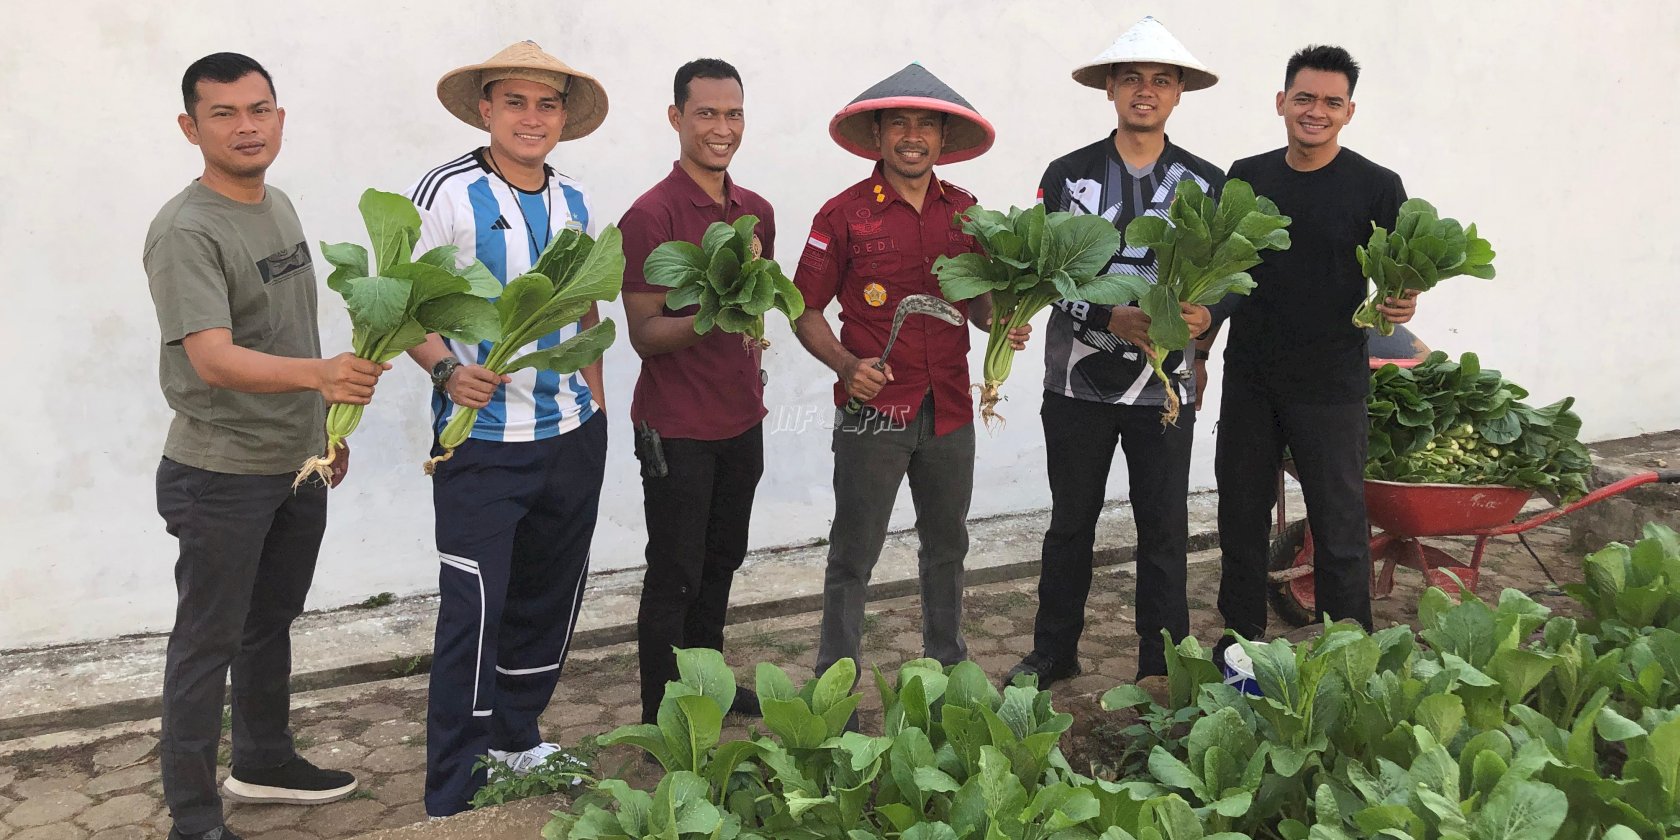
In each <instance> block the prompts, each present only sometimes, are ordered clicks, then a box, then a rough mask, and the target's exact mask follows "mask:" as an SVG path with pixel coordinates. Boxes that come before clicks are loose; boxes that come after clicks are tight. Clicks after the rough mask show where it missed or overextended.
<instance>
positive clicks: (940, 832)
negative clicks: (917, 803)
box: [899, 822, 957, 840]
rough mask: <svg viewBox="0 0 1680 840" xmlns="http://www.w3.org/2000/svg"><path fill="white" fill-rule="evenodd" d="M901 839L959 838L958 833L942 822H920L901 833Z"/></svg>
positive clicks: (936, 839)
mask: <svg viewBox="0 0 1680 840" xmlns="http://www.w3.org/2000/svg"><path fill="white" fill-rule="evenodd" d="M899 840H957V833H956V832H955V831H953V830H952V829H951V827H950V826H949V825H946V824H945V823H942V822H918V823H916V824H915V825H913V826H911V827H910V828H908V829H906V830H905V831H904V833H903V834H900V835H899Z"/></svg>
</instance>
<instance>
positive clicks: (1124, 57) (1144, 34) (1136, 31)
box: [1073, 17, 1219, 90]
mask: <svg viewBox="0 0 1680 840" xmlns="http://www.w3.org/2000/svg"><path fill="white" fill-rule="evenodd" d="M1126 62H1139V63H1149V64H1171V65H1174V66H1177V67H1182V68H1184V89H1185V90H1201V89H1202V88H1210V87H1213V85H1214V83H1215V82H1218V81H1219V77H1218V76H1216V75H1214V73H1213V71H1212V70H1209V69H1207V66H1206V65H1204V64H1202V63H1201V62H1200V61H1197V60H1196V57H1195V56H1193V55H1191V54H1190V51H1189V50H1187V49H1185V48H1184V45H1183V44H1180V43H1179V42H1178V39H1177V38H1174V37H1173V36H1172V33H1171V32H1168V31H1167V28H1166V27H1165V26H1162V25H1161V22H1160V21H1158V20H1156V19H1155V18H1153V17H1146V18H1144V19H1143V20H1140V21H1138V22H1137V23H1136V24H1134V25H1133V26H1132V28H1131V29H1128V30H1126V32H1125V34H1123V35H1121V36H1120V37H1119V38H1117V39H1115V41H1114V43H1112V44H1110V45H1108V49H1106V50H1103V51H1102V55H1099V56H1097V57H1096V58H1093V59H1091V60H1090V61H1088V62H1086V63H1085V64H1082V65H1080V66H1079V69H1077V70H1075V71H1073V80H1074V81H1076V82H1078V83H1080V84H1082V85H1084V86H1086V87H1094V88H1096V89H1097V90H1107V89H1108V68H1109V67H1110V66H1111V65H1115V64H1122V63H1126Z"/></svg>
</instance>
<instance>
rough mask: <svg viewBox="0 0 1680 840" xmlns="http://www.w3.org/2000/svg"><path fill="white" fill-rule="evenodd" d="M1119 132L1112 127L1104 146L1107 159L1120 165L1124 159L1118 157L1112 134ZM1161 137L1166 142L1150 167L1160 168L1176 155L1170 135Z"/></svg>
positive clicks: (1124, 163) (1176, 148)
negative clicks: (1106, 151)
mask: <svg viewBox="0 0 1680 840" xmlns="http://www.w3.org/2000/svg"><path fill="white" fill-rule="evenodd" d="M1119 133H1120V129H1118V128H1117V129H1114V130H1113V131H1110V132H1109V133H1108V145H1107V146H1106V147H1104V148H1106V149H1107V150H1108V159H1109V160H1112V161H1114V162H1115V163H1118V164H1120V165H1121V166H1125V165H1126V161H1125V160H1124V159H1122V158H1121V157H1120V152H1119V150H1117V149H1115V148H1114V135H1116V134H1119ZM1162 139H1163V140H1165V141H1166V142H1165V143H1164V144H1163V145H1162V146H1161V156H1160V157H1157V158H1155V165H1154V166H1153V167H1151V168H1153V169H1160V168H1161V167H1163V166H1165V165H1167V164H1168V163H1170V162H1172V160H1173V158H1175V157H1177V156H1178V147H1177V146H1174V145H1173V141H1172V135H1170V134H1167V135H1162Z"/></svg>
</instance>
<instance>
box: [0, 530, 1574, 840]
mask: <svg viewBox="0 0 1680 840" xmlns="http://www.w3.org/2000/svg"><path fill="white" fill-rule="evenodd" d="M1529 539H1530V542H1531V543H1533V544H1534V546H1535V548H1536V549H1537V550H1538V551H1540V553H1541V556H1542V557H1543V558H1545V560H1546V564H1547V565H1548V566H1549V567H1550V568H1551V570H1552V573H1553V574H1555V575H1558V576H1559V578H1560V580H1563V581H1565V582H1567V581H1569V580H1579V578H1580V572H1579V567H1580V563H1579V554H1578V553H1575V552H1571V551H1570V550H1569V549H1568V548H1567V543H1568V534H1567V532H1565V531H1562V530H1557V529H1551V528H1547V529H1541V530H1539V531H1536V532H1533V533H1531V534H1530V535H1529ZM1440 544H1441V545H1442V546H1443V547H1446V548H1447V549H1448V550H1449V551H1452V552H1454V553H1455V554H1459V555H1460V556H1463V557H1468V556H1469V550H1468V543H1467V542H1463V541H1453V540H1446V541H1441V542H1440ZM975 550H976V551H977V552H979V551H983V550H984V546H982V545H979V544H977V545H976V549H975ZM1191 559H1192V567H1191V574H1190V591H1191V607H1192V630H1193V632H1194V633H1195V634H1196V635H1197V636H1198V637H1199V638H1200V639H1201V640H1202V641H1203V642H1204V643H1211V642H1212V641H1213V640H1214V639H1215V638H1216V637H1217V633H1218V629H1219V621H1218V614H1217V612H1216V611H1215V610H1214V609H1213V604H1212V601H1213V598H1214V593H1215V592H1216V591H1217V589H1218V578H1219V570H1218V561H1217V557H1216V555H1215V554H1214V553H1213V552H1201V553H1199V554H1196V555H1193V556H1192V558H1191ZM1397 577H1398V578H1399V585H1398V587H1397V589H1396V592H1395V595H1394V597H1392V598H1391V599H1388V600H1385V601H1380V602H1378V603H1377V606H1376V611H1375V612H1376V617H1377V622H1378V624H1379V626H1386V625H1388V624H1390V623H1396V622H1409V621H1411V620H1412V619H1413V618H1414V617H1415V615H1416V601H1417V595H1418V593H1419V591H1420V588H1421V581H1420V578H1419V576H1418V575H1417V574H1415V573H1412V572H1409V571H1406V570H1401V571H1400V573H1399V574H1398V576H1397ZM1133 582H1134V578H1133V577H1132V573H1131V568H1130V566H1129V565H1128V566H1120V567H1115V568H1114V569H1110V570H1105V571H1104V572H1101V573H1099V575H1098V577H1097V580H1096V583H1095V584H1094V586H1093V588H1092V595H1091V607H1090V610H1089V621H1088V626H1087V629H1086V636H1085V641H1084V645H1083V651H1084V660H1083V663H1084V667H1085V671H1086V673H1085V675H1084V676H1081V677H1079V678H1076V679H1074V680H1071V681H1068V682H1066V683H1062V684H1060V685H1058V686H1056V694H1057V702H1058V705H1059V706H1061V707H1064V708H1065V707H1066V706H1068V705H1069V704H1072V703H1074V702H1075V701H1077V700H1081V699H1083V700H1084V701H1085V702H1088V698H1089V697H1090V696H1091V695H1093V694H1096V693H1100V692H1102V691H1104V690H1106V689H1108V688H1110V687H1112V686H1114V685H1116V684H1119V683H1121V682H1124V681H1129V680H1130V679H1131V677H1132V675H1133V672H1134V669H1135V645H1136V636H1135V635H1134V634H1133V630H1132V617H1133V611H1132V603H1133V588H1134V587H1133ZM1548 586H1549V584H1548V581H1547V580H1546V578H1545V577H1544V575H1543V574H1542V573H1541V571H1540V569H1539V567H1538V566H1537V565H1536V564H1535V563H1534V561H1533V559H1532V558H1530V557H1529V556H1528V554H1527V552H1525V551H1524V550H1523V549H1522V547H1521V546H1520V545H1518V544H1517V542H1516V541H1515V540H1511V539H1505V540H1500V541H1496V542H1495V543H1493V544H1492V546H1491V548H1490V550H1489V555H1488V558H1487V560H1486V563H1485V569H1484V578H1483V585H1482V590H1481V591H1482V594H1483V595H1484V597H1496V596H1497V593H1498V592H1499V590H1500V589H1502V588H1504V587H1516V588H1518V589H1521V590H1523V591H1526V592H1530V593H1531V594H1538V593H1541V592H1542V591H1543V590H1545V589H1546V588H1547V587H1548ZM1034 587H1035V581H1034V580H1031V579H1025V580H1013V581H1005V582H1001V583H992V584H987V585H983V586H976V587H971V589H970V594H969V598H968V601H967V618H966V619H965V621H964V625H965V629H966V631H967V634H968V642H969V648H970V652H971V655H972V657H973V658H974V659H975V660H976V661H977V662H978V663H979V664H980V665H981V666H982V667H983V668H985V669H986V671H987V673H989V674H991V675H993V676H1000V675H1002V674H1003V673H1004V672H1005V671H1007V670H1008V669H1009V667H1010V666H1012V665H1013V664H1015V662H1016V661H1017V660H1018V659H1019V658H1020V655H1021V653H1022V652H1023V651H1024V650H1025V649H1026V647H1027V646H1028V645H1029V644H1030V641H1031V638H1032V620H1033V612H1034V609H1035V606H1036V603H1037V601H1036V595H1035V591H1034ZM1540 599H1541V600H1542V602H1543V603H1546V604H1548V605H1549V606H1552V607H1553V608H1554V609H1558V608H1567V607H1568V605H1569V604H1570V602H1569V601H1568V600H1567V599H1565V598H1563V597H1561V596H1555V595H1541V597H1540ZM869 610H870V612H869V618H868V619H867V622H866V625H865V627H866V634H865V642H864V643H865V657H866V658H869V659H872V660H873V662H874V663H876V664H879V665H881V666H882V668H883V670H890V669H892V668H896V666H897V665H898V663H900V662H902V661H904V660H906V659H909V658H914V657H916V656H918V655H919V654H920V647H921V633H920V630H919V629H918V626H919V622H918V617H919V613H918V606H917V602H916V600H915V598H913V597H904V598H897V599H893V600H887V601H880V602H876V603H872V604H871V605H870V608H869ZM816 624H817V615H816V614H814V613H801V614H797V615H791V616H785V617H781V618H772V619H765V620H762V621H756V622H749V623H744V624H737V625H733V626H731V627H730V628H729V630H728V634H727V636H728V641H727V643H726V647H727V648H728V651H729V660H730V662H731V663H732V664H734V665H735V666H736V670H737V674H738V675H740V676H741V677H743V678H745V679H749V680H750V678H751V676H750V675H751V673H752V666H753V665H754V664H755V663H757V662H759V661H772V662H776V663H778V664H781V665H783V666H784V667H786V668H788V670H789V673H790V674H791V675H793V676H794V678H795V679H796V680H798V679H803V678H805V677H808V676H809V675H810V673H811V661H812V659H813V657H814V655H815V649H816ZM866 664H868V663H866ZM425 690H426V686H425V678H424V677H423V676H421V677H409V678H406V679H397V680H390V681H386V682H381V683H373V684H367V685H362V686H352V687H347V688H340V689H333V690H331V691H326V692H317V693H314V694H310V695H300V696H299V697H298V698H297V700H298V706H299V708H298V710H297V711H296V712H295V713H294V717H293V721H294V729H295V731H296V733H297V738H298V744H299V747H300V749H301V751H302V752H303V754H304V755H305V756H307V757H309V759H310V760H312V761H315V762H317V763H319V764H321V765H323V766H329V767H340V768H346V769H350V770H353V771H355V772H356V773H357V774H358V775H359V776H360V778H361V780H362V790H361V791H360V792H358V794H357V795H356V796H355V797H353V798H351V799H348V800H345V801H342V802H338V803H334V804H331V805H326V806H321V807H318V808H296V807H287V806H273V805H257V806H231V807H230V808H229V810H228V824H229V825H230V826H231V827H232V828H233V829H234V830H235V831H237V832H238V833H240V834H241V835H242V836H244V837H245V838H247V840H311V838H318V840H332V839H333V838H346V837H354V836H356V835H359V834H362V833H365V832H368V831H370V830H373V829H378V828H388V827H396V826H403V825H408V824H410V823H413V822H416V821H419V820H422V819H423V818H424V816H425V815H424V812H423V811H422V809H421V806H420V804H419V799H420V793H421V783H422V768H423V765H424V756H425V732H424V726H423V724H422V723H421V721H422V720H423V716H424V708H425ZM872 694H873V691H872V690H871V691H870V692H867V693H866V697H868V695H872ZM638 712H639V699H638V693H637V679H636V659H635V650H634V646H633V645H632V644H617V645H612V646H607V647H602V648H596V649H592V650H582V651H577V652H576V653H575V654H574V656H573V658H572V661H571V662H570V663H569V664H568V666H567V670H566V675H565V677H564V679H562V681H561V686H560V690H559V692H558V693H557V695H556V696H555V698H554V702H553V704H552V705H551V706H550V707H549V710H548V712H547V714H546V715H545V716H544V722H545V724H546V732H547V734H548V737H549V738H550V739H552V740H555V741H558V742H560V743H562V744H565V745H572V746H574V747H577V748H579V749H585V750H588V749H591V748H592V741H591V739H592V736H594V735H597V734H599V733H602V732H605V731H608V730H610V729H611V728H613V727H615V726H617V725H620V724H624V723H631V722H634V721H635V719H636V718H637V716H638ZM879 716H880V709H879V706H878V705H877V704H876V703H875V702H874V700H873V698H869V699H866V702H865V706H864V711H863V722H864V727H865V729H866V730H869V729H871V728H875V727H878V726H879V723H880V717H879ZM746 725H747V722H746V721H742V720H733V719H732V720H731V722H730V726H729V728H728V729H727V731H726V737H730V736H738V735H740V734H741V733H743V732H744V731H745V727H746ZM155 731H156V721H155V720H154V721H147V722H142V723H137V724H128V725H124V726H116V727H110V728H108V729H106V730H102V731H96V732H93V733H84V734H83V735H82V736H81V737H80V738H66V737H63V736H42V737H39V738H33V739H24V740H21V741H12V742H6V743H3V744H0V840H60V839H61V840H82V839H83V838H93V840H119V838H120V839H121V840H129V838H133V839H134V840H139V838H147V837H162V836H163V835H164V833H165V832H166V831H167V830H168V828H169V825H170V822H169V818H168V815H167V812H166V811H165V810H164V809H163V806H162V801H161V791H160V784H159V782H158V771H157V759H156V753H155V747H156V744H157V740H156V735H155ZM66 744H68V745H66ZM49 745H56V746H49ZM224 757H225V751H224ZM596 765H597V769H598V770H605V771H608V772H616V771H619V770H620V769H621V768H623V770H625V771H626V772H629V773H630V774H631V775H632V776H636V775H640V774H642V773H643V772H645V771H643V770H642V769H641V767H640V762H639V761H637V760H636V756H635V755H634V752H633V751H631V750H629V749H627V748H615V749H612V750H607V751H604V752H601V753H600V754H599V755H597V758H596ZM442 825H447V822H446V823H444V824H442ZM538 827H540V826H539V825H533V826H532V832H533V835H532V836H534V832H535V830H536V829H537V828H538Z"/></svg>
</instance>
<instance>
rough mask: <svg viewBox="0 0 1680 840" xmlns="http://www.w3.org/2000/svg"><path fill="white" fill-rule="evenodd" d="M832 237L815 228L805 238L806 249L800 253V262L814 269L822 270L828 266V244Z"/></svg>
mask: <svg viewBox="0 0 1680 840" xmlns="http://www.w3.org/2000/svg"><path fill="white" fill-rule="evenodd" d="M831 241H833V240H832V238H831V237H830V236H829V235H828V234H826V233H823V232H822V231H818V230H813V231H811V235H810V236H808V237H806V238H805V250H804V252H802V253H801V254H800V255H799V264H800V265H803V266H805V267H807V268H810V269H811V270H812V271H821V270H823V269H824V268H827V267H828V244H829V242H831Z"/></svg>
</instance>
